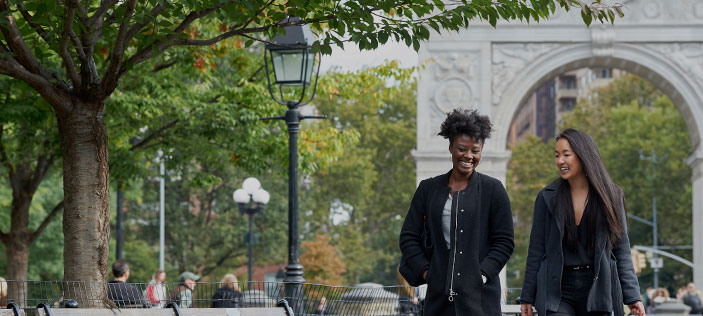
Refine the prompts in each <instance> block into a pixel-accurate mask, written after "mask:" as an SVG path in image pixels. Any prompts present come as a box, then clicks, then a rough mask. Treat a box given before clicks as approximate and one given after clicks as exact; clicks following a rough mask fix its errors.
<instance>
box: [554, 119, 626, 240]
mask: <svg viewBox="0 0 703 316" xmlns="http://www.w3.org/2000/svg"><path fill="white" fill-rule="evenodd" d="M560 139H566V141H568V142H569V145H570V146H571V149H572V151H573V152H574V154H576V156H577V157H578V159H579V161H580V162H581V168H582V169H583V171H584V173H585V174H586V179H587V180H588V185H589V193H588V194H589V198H588V201H589V202H588V203H589V205H588V206H587V207H588V209H589V210H593V211H595V212H590V214H585V213H584V216H585V217H584V218H585V219H586V223H587V229H589V230H590V233H589V236H595V234H594V233H593V232H594V230H595V229H596V227H597V226H598V225H599V224H600V223H604V224H605V227H606V228H607V231H608V241H609V242H610V245H611V246H614V245H615V243H616V242H617V241H618V239H620V237H621V235H622V234H623V228H622V222H623V216H624V214H625V212H624V210H625V201H624V199H623V193H622V190H621V189H620V188H619V187H618V186H617V185H616V184H615V183H614V182H613V180H612V179H611V178H610V175H609V174H608V170H606V168H605V165H604V164H603V160H601V158H600V152H599V151H598V147H597V146H596V142H594V141H593V138H591V136H590V135H588V134H586V133H584V132H582V131H579V130H576V129H573V128H569V129H566V130H564V131H563V132H561V134H559V136H557V141H558V140H560ZM558 181H560V185H559V189H558V190H557V194H556V196H555V198H554V204H555V205H554V206H555V209H556V210H560V213H561V214H563V215H562V216H560V219H561V221H562V224H564V235H565V237H566V240H567V243H568V244H572V245H573V244H574V241H575V240H576V238H577V237H576V223H575V218H574V212H573V203H572V201H571V193H570V188H569V182H568V181H566V180H563V179H559V180H558ZM589 239H591V238H589ZM588 243H589V244H590V247H589V248H591V249H592V246H593V240H592V239H591V240H589V242H588Z"/></svg>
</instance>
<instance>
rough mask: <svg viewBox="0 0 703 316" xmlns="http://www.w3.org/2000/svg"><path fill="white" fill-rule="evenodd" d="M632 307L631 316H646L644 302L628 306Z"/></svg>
mask: <svg viewBox="0 0 703 316" xmlns="http://www.w3.org/2000/svg"><path fill="white" fill-rule="evenodd" d="M628 306H629V307H630V315H639V316H645V315H646V314H645V312H644V304H642V302H640V301H637V302H635V303H633V304H630V305H628Z"/></svg>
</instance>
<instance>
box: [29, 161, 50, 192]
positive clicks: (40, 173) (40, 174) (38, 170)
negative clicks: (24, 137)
mask: <svg viewBox="0 0 703 316" xmlns="http://www.w3.org/2000/svg"><path fill="white" fill-rule="evenodd" d="M55 158H56V155H53V154H49V155H45V156H39V158H38V159H37V166H36V167H34V173H33V174H32V177H31V178H30V179H29V185H30V190H31V191H32V192H35V191H36V190H37V188H38V187H39V185H40V184H41V183H42V181H44V178H46V174H47V172H49V169H51V166H52V165H53V164H54V160H55Z"/></svg>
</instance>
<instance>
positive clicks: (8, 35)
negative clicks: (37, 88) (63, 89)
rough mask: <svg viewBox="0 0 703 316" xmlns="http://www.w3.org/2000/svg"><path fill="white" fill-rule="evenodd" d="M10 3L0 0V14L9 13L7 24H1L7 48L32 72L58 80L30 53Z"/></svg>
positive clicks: (6, 0)
mask: <svg viewBox="0 0 703 316" xmlns="http://www.w3.org/2000/svg"><path fill="white" fill-rule="evenodd" d="M8 1H9V0H0V12H2V11H5V12H7V13H6V15H5V19H7V22H6V23H2V24H0V32H1V33H2V35H3V36H4V37H5V41H6V42H7V46H8V47H9V49H10V50H11V51H12V52H14V53H15V58H16V59H17V62H19V63H20V64H21V65H22V66H23V67H24V68H26V69H27V70H29V71H30V72H32V73H34V74H36V75H40V76H42V77H44V78H46V79H50V78H56V77H55V76H54V75H52V74H50V73H49V71H47V70H46V69H44V67H42V66H41V64H39V61H37V59H36V58H34V55H33V54H32V52H31V51H30V49H29V47H27V44H26V43H25V42H24V39H22V35H21V34H20V31H19V28H18V27H17V22H16V21H15V18H14V16H12V13H11V12H12V11H11V10H10V6H9V5H8ZM56 79H58V78H56Z"/></svg>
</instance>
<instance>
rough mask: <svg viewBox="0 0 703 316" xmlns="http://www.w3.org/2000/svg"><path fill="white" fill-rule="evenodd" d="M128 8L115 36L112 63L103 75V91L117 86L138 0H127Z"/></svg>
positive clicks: (106, 91) (111, 55)
mask: <svg viewBox="0 0 703 316" xmlns="http://www.w3.org/2000/svg"><path fill="white" fill-rule="evenodd" d="M125 5H126V6H127V10H126V11H125V13H124V16H123V17H122V22H121V23H120V28H119V30H118V31H117V37H116V38H115V43H114V47H113V48H112V54H110V65H109V66H108V67H107V71H105V76H104V77H103V80H102V82H101V83H100V86H101V87H102V91H103V92H105V93H109V92H110V91H112V90H114V89H115V87H117V79H118V78H119V75H118V71H119V70H120V66H121V65H122V59H123V58H124V52H125V49H126V47H127V44H128V43H129V40H130V38H128V37H127V35H129V21H130V20H131V19H132V14H134V8H135V7H136V5H137V0H127V3H126V4H125Z"/></svg>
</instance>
